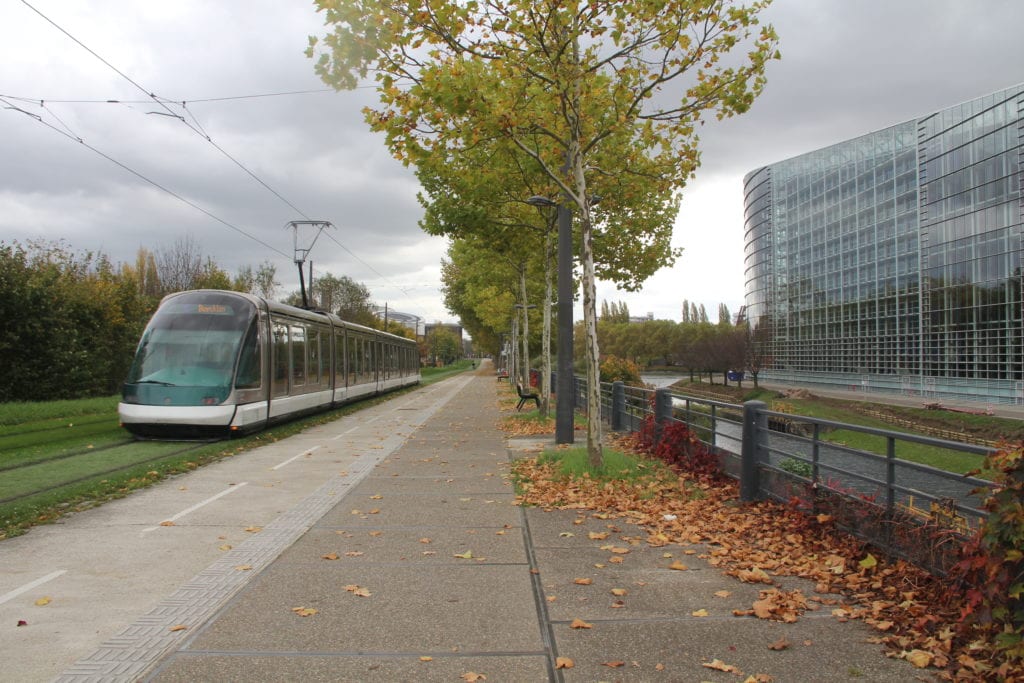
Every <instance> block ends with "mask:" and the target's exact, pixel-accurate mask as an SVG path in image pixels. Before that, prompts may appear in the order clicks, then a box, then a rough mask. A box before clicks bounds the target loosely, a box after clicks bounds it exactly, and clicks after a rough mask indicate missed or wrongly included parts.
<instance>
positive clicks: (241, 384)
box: [235, 318, 262, 389]
mask: <svg viewBox="0 0 1024 683" xmlns="http://www.w3.org/2000/svg"><path fill="white" fill-rule="evenodd" d="M259 342H260V335H259V319H258V318H256V319H253V321H252V324H251V325H249V331H248V332H246V334H245V341H244V342H242V352H241V354H240V355H239V358H238V374H237V375H236V376H235V388H236V389H256V388H258V387H259V386H260V367H261V365H262V363H261V362H260V358H261V356H260V343H259Z"/></svg>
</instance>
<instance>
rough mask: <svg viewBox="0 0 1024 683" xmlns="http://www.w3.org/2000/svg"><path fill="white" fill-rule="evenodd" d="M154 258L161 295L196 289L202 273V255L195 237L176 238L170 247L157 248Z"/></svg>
mask: <svg viewBox="0 0 1024 683" xmlns="http://www.w3.org/2000/svg"><path fill="white" fill-rule="evenodd" d="M154 256H155V259H156V272H157V277H158V278H159V281H160V289H161V293H162V294H170V293H171V292H182V291H185V290H187V289H195V288H196V287H195V283H196V281H197V280H198V279H199V278H200V276H201V274H202V272H203V254H202V247H201V246H200V244H199V242H198V240H196V238H195V237H193V236H192V235H186V236H185V237H181V238H178V239H177V240H175V242H174V245H173V246H171V247H166V246H164V247H159V248H157V250H156V253H155V255H154Z"/></svg>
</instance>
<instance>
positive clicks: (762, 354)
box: [746, 316, 773, 388]
mask: <svg viewBox="0 0 1024 683" xmlns="http://www.w3.org/2000/svg"><path fill="white" fill-rule="evenodd" d="M746 329H747V369H748V370H750V374H751V376H752V377H753V378H754V387H755V388H757V386H758V384H757V378H758V375H760V374H761V371H762V370H764V369H765V368H767V367H769V366H770V365H771V364H772V337H773V334H772V320H771V318H769V317H768V316H762V317H761V319H760V320H758V321H757V323H756V324H755V325H754V326H753V327H751V326H750V324H749V323H748V324H747V325H746Z"/></svg>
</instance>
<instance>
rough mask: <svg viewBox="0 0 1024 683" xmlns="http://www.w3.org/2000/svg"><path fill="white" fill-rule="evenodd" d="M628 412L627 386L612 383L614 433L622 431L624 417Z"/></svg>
mask: <svg viewBox="0 0 1024 683" xmlns="http://www.w3.org/2000/svg"><path fill="white" fill-rule="evenodd" d="M625 412H626V385H625V384H623V383H622V382H612V414H611V423H612V431H613V432H619V431H622V415H623V413H625Z"/></svg>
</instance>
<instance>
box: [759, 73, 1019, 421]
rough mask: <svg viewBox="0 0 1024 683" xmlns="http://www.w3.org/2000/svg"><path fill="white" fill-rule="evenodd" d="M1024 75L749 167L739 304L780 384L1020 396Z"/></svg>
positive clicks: (985, 397) (1016, 398)
mask: <svg viewBox="0 0 1024 683" xmlns="http://www.w3.org/2000/svg"><path fill="white" fill-rule="evenodd" d="M1022 136H1024V85H1022V86H1016V87H1014V88H1010V89H1007V90H1004V91H1002V92H999V93H995V94H992V95H987V96H985V97H981V98H978V99H976V100H972V101H970V102H967V103H964V104H961V105H958V106H955V107H951V108H949V109H945V110H942V111H939V112H936V113H934V114H931V115H928V116H924V117H921V118H919V119H915V120H912V121H907V122H904V123H900V124H897V125H895V126H892V127H890V128H886V129H884V130H881V131H877V132H874V133H870V134H868V135H864V136H862V137H859V138H855V139H853V140H848V141H846V142H841V143H839V144H836V145H832V146H830V147H826V148H824V149H820V150H816V151H814V152H809V153H808V154H804V155H801V156H799V157H795V158H792V159H788V160H785V161H781V162H779V163H776V164H772V165H770V166H766V167H763V168H760V169H757V170H755V171H753V172H751V173H749V174H748V175H747V176H746V178H745V180H744V192H745V198H744V201H745V208H746V212H745V225H744V229H745V269H746V293H745V304H746V313H747V316H748V320H749V321H750V322H751V324H753V325H755V326H760V327H761V328H762V329H766V330H770V335H766V338H768V339H769V341H768V345H769V348H770V351H769V352H768V353H767V354H765V355H766V358H767V371H766V372H765V377H766V378H769V379H774V380H776V381H780V382H787V383H799V384H817V385H823V386H827V385H832V386H837V387H841V388H851V387H853V388H857V389H862V390H867V391H871V390H879V391H900V392H903V393H910V394H915V395H923V396H931V397H950V398H954V397H959V398H971V399H976V400H984V401H992V402H996V401H1000V402H1021V401H1022V400H1024V367H1022V353H1024V348H1022V336H1024V328H1022V320H1021V313H1022V301H1021V277H1022V275H1021V249H1022V244H1021V231H1022V230H1021V229H1022V222H1024V221H1022V214H1024V209H1022V201H1021V178H1022V176H1021V173H1020V167H1021V162H1022V154H1024V145H1022Z"/></svg>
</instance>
